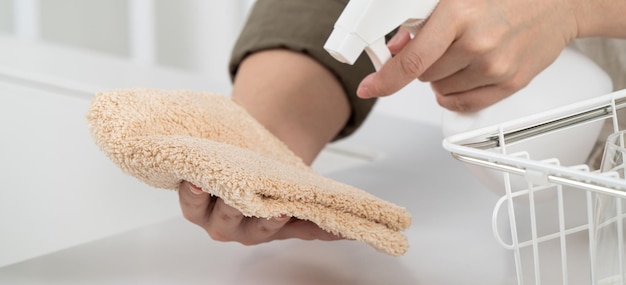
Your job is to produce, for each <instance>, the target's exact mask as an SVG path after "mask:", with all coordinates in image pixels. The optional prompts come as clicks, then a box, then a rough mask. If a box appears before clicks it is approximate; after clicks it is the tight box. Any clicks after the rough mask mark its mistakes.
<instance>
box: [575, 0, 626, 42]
mask: <svg viewBox="0 0 626 285" xmlns="http://www.w3.org/2000/svg"><path fill="white" fill-rule="evenodd" d="M571 2H572V3H573V11H574V17H575V18H576V23H577V36H576V37H577V38H586V37H626V20H624V17H623V15H621V14H622V11H624V9H626V1H623V0H571Z"/></svg>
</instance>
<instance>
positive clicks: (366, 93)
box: [356, 86, 372, 98]
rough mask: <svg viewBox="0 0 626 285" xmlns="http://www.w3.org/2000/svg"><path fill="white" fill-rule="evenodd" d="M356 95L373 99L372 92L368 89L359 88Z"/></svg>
mask: <svg viewBox="0 0 626 285" xmlns="http://www.w3.org/2000/svg"><path fill="white" fill-rule="evenodd" d="M356 95H357V96H359V97H360V98H371V97H372V95H371V94H370V90H369V88H367V87H361V86H359V89H357V90H356Z"/></svg>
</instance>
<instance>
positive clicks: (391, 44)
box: [387, 34, 400, 46]
mask: <svg viewBox="0 0 626 285" xmlns="http://www.w3.org/2000/svg"><path fill="white" fill-rule="evenodd" d="M399 42H400V39H399V36H398V35H397V34H396V35H394V36H393V37H391V39H390V40H389V42H387V46H393V45H395V44H397V43H399Z"/></svg>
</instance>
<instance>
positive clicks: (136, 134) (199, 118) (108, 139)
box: [87, 89, 411, 255]
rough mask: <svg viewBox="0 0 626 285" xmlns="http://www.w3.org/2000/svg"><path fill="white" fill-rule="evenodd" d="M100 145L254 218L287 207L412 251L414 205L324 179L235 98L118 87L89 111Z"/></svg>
mask: <svg viewBox="0 0 626 285" xmlns="http://www.w3.org/2000/svg"><path fill="white" fill-rule="evenodd" d="M87 120H88V123H89V127H90V131H91V134H92V137H93V139H94V140H95V142H96V144H97V145H98V146H99V147H100V148H101V149H102V150H103V151H104V153H105V154H106V155H107V156H108V157H109V158H110V159H111V160H112V161H113V162H114V163H115V164H116V165H117V166H119V167H120V168H121V169H122V170H123V171H124V172H126V173H128V174H130V175H132V176H135V177H137V178H138V179H140V180H142V181H143V182H145V183H147V184H149V185H151V186H154V187H157V188H164V189H173V190H175V189H178V186H179V185H180V183H181V181H183V180H186V181H189V182H191V183H193V184H195V185H197V186H198V187H201V188H202V189H203V191H206V192H208V193H210V194H212V195H215V196H218V197H220V198H222V199H223V200H224V202H225V203H226V204H228V205H230V206H232V207H234V208H236V209H238V210H239V211H241V213H243V214H244V215H245V216H248V217H262V218H269V217H276V216H279V215H281V214H286V215H288V216H293V217H296V218H299V219H302V220H309V221H312V222H314V223H315V224H317V225H318V226H319V227H320V228H322V229H324V230H326V231H328V232H331V233H333V234H338V235H341V236H343V237H346V238H349V239H355V240H359V241H363V242H365V243H367V244H369V245H371V246H372V247H374V248H376V249H377V250H379V251H382V252H385V253H388V254H391V255H401V254H404V253H405V252H406V250H407V248H408V242H407V240H406V237H405V236H404V235H403V234H402V231H403V230H405V229H406V228H407V227H408V226H409V225H410V223H411V217H410V215H409V214H408V213H407V211H406V210H405V209H404V208H401V207H398V206H396V205H394V204H392V203H389V202H386V201H383V200H381V199H380V198H377V197H375V196H374V195H371V194H369V193H367V192H365V191H363V190H360V189H357V188H355V187H352V186H349V185H346V184H343V183H339V182H337V181H334V180H332V179H329V178H327V177H324V176H322V175H320V174H318V173H316V172H315V171H313V170H312V169H311V168H310V167H309V166H307V165H306V164H304V163H303V162H302V160H301V159H300V158H299V157H298V156H296V155H295V154H294V153H292V152H291V151H290V150H289V149H288V148H287V146H286V145H285V144H284V143H283V142H282V141H280V140H279V139H278V138H276V137H275V136H273V135H272V134H271V133H270V132H269V131H268V130H267V129H265V128H264V127H263V126H262V125H261V124H260V123H259V122H257V121H256V120H255V119H254V118H253V117H252V116H250V115H249V114H248V113H247V111H246V110H245V109H244V108H242V107H241V106H239V105H238V104H237V103H236V102H234V101H233V100H232V99H231V98H230V97H226V96H221V95H215V94H210V93H203V92H194V91H182V90H176V91H165V90H156V89H126V90H113V91H109V92H102V93H99V94H97V95H96V96H95V97H94V99H93V101H92V102H91V106H90V109H89V111H88V114H87Z"/></svg>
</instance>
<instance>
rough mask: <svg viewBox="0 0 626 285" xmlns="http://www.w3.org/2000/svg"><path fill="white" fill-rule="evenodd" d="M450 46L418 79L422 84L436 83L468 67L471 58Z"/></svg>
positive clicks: (455, 46)
mask: <svg viewBox="0 0 626 285" xmlns="http://www.w3.org/2000/svg"><path fill="white" fill-rule="evenodd" d="M457 47H458V45H454V44H453V45H452V46H451V47H450V48H449V49H448V51H446V52H445V53H444V54H443V55H442V56H441V57H440V58H439V59H438V60H436V61H435V62H434V63H433V64H432V65H431V66H430V67H429V68H428V69H426V70H425V71H424V72H423V73H422V74H421V75H420V76H418V79H419V80H420V81H423V82H430V81H437V80H441V79H443V78H446V77H449V76H451V75H453V74H455V73H458V72H460V71H462V70H464V69H465V68H467V67H468V66H469V65H470V61H471V57H470V56H468V55H467V54H464V53H463V52H462V51H461V50H459V49H458V48H457Z"/></svg>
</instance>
